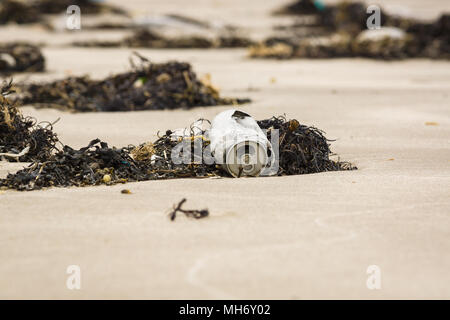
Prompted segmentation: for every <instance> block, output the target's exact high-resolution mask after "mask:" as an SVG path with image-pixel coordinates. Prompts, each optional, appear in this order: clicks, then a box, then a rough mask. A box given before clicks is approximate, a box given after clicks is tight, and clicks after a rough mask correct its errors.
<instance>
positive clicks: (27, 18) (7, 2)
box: [0, 0, 55, 24]
mask: <svg viewBox="0 0 450 320" xmlns="http://www.w3.org/2000/svg"><path fill="white" fill-rule="evenodd" d="M54 2H55V1H54ZM40 19H41V18H40V15H39V12H38V11H37V10H36V9H35V8H33V7H32V6H30V5H29V3H27V2H25V1H20V0H1V1H0V24H7V23H10V22H14V23H18V24H25V23H35V22H39V21H40Z"/></svg>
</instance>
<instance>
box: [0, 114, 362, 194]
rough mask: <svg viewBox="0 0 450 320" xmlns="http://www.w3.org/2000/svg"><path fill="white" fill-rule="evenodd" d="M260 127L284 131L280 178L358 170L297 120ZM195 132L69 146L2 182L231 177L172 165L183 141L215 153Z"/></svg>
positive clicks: (15, 185) (22, 186)
mask: <svg viewBox="0 0 450 320" xmlns="http://www.w3.org/2000/svg"><path fill="white" fill-rule="evenodd" d="M258 124H259V125H260V127H261V128H262V129H267V130H268V135H269V138H270V134H271V129H279V130H280V132H279V139H280V141H279V145H280V156H279V163H280V167H279V171H278V175H296V174H306V173H317V172H325V171H338V170H352V169H356V168H355V167H353V166H352V165H351V164H349V163H346V162H339V161H333V160H331V159H330V158H329V156H330V155H331V151H330V149H329V141H328V140H327V139H326V138H325V137H324V135H323V133H322V132H321V131H320V130H318V129H316V128H313V127H307V126H304V125H301V124H299V122H298V121H297V120H290V121H286V119H285V118H284V117H273V118H271V119H267V120H262V121H259V122H258ZM191 132H192V135H191V136H187V137H184V138H182V137H178V138H176V137H174V136H173V135H172V132H171V131H170V130H168V131H167V132H166V133H165V134H164V135H163V136H162V137H160V138H159V139H158V140H157V141H155V142H154V143H145V144H142V145H140V146H138V147H133V146H129V147H125V148H114V147H112V148H111V147H109V146H108V144H107V143H105V142H101V141H100V140H98V139H97V140H93V141H91V142H90V143H89V144H88V146H86V147H84V148H81V149H79V150H74V149H73V148H71V147H69V146H65V147H64V148H63V149H62V150H61V151H58V152H57V153H55V154H53V155H52V156H51V157H49V158H47V159H46V160H45V161H43V160H41V161H34V162H33V163H32V164H31V165H30V166H29V167H28V168H25V169H23V170H20V171H18V172H17V173H15V174H9V175H8V176H7V177H6V178H5V179H2V180H0V186H1V187H4V188H11V189H17V190H36V189H41V188H44V187H51V186H57V187H69V186H88V185H100V184H106V185H110V184H116V183H125V182H130V181H146V180H160V179H174V178H204V177H212V176H225V175H226V173H225V172H224V171H221V170H220V169H219V168H218V167H216V165H214V164H211V165H208V164H205V163H204V162H198V163H190V164H183V163H182V164H175V163H174V162H173V161H172V160H171V153H172V151H173V149H174V148H175V146H177V145H178V144H179V143H180V142H181V141H182V140H183V139H184V140H186V141H188V143H189V142H190V143H191V147H192V148H193V146H194V143H195V142H197V141H198V139H200V140H201V141H203V142H205V143H203V144H202V148H203V151H205V148H209V141H205V140H206V135H205V132H204V131H202V132H200V133H199V132H196V133H195V135H194V132H193V131H192V130H191ZM191 154H193V153H192V152H191ZM180 156H181V157H183V155H180ZM191 160H196V159H191Z"/></svg>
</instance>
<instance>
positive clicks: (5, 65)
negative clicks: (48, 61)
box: [0, 42, 45, 74]
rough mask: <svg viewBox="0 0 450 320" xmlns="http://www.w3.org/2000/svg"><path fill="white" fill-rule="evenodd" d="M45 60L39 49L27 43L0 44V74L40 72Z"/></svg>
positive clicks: (42, 69) (43, 67) (43, 68)
mask: <svg viewBox="0 0 450 320" xmlns="http://www.w3.org/2000/svg"><path fill="white" fill-rule="evenodd" d="M44 70H45V58H44V56H43V55H42V53H41V50H40V49H39V47H37V46H35V45H32V44H27V43H20V42H18V43H5V44H0V73H3V74H11V73H14V72H40V71H44Z"/></svg>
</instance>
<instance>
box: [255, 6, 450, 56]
mask: <svg viewBox="0 0 450 320" xmlns="http://www.w3.org/2000/svg"><path fill="white" fill-rule="evenodd" d="M366 8H367V5H366V4H365V3H362V2H349V1H342V2H338V3H336V4H329V5H324V4H323V3H322V2H321V1H312V0H299V1H297V2H295V3H293V4H292V5H289V6H287V7H283V8H282V9H280V10H278V11H277V14H292V15H294V16H295V17H297V18H296V20H295V23H294V24H293V25H291V26H290V27H283V28H280V27H277V28H278V29H279V30H282V31H283V35H282V36H272V37H269V38H267V39H266V40H264V41H263V42H261V43H258V44H256V45H253V46H251V47H250V50H249V55H250V57H254V58H277V59H291V58H336V57H368V58H373V59H384V60H391V59H406V58H416V57H425V58H431V59H450V15H449V14H443V15H442V16H441V17H440V18H438V19H437V20H435V21H433V22H424V21H420V20H418V19H412V18H407V17H402V16H398V15H395V14H388V13H387V12H386V11H384V10H381V12H380V14H381V26H380V27H381V28H380V29H374V30H368V29H367V25H366V22H367V18H368V16H369V14H368V13H367V12H366ZM311 17H312V18H311ZM399 35H400V36H399Z"/></svg>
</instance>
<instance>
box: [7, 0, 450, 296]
mask: <svg viewBox="0 0 450 320" xmlns="http://www.w3.org/2000/svg"><path fill="white" fill-rule="evenodd" d="M110 2H111V3H116V4H117V5H120V4H122V1H118V0H116V1H110ZM191 2H192V3H195V5H192V6H188V7H186V6H183V5H182V3H183V1H172V2H170V3H168V4H165V3H164V2H162V1H161V2H159V3H158V4H157V5H155V6H154V13H158V14H160V13H180V12H183V13H184V14H186V15H189V16H193V17H196V18H203V19H204V18H205V17H207V18H208V19H211V20H214V19H221V21H223V22H229V23H231V22H232V23H234V24H236V25H242V26H244V27H246V28H247V30H248V32H249V33H250V34H258V32H259V31H261V34H264V32H268V29H269V27H270V26H271V25H273V24H276V23H279V20H280V19H287V18H285V17H283V18H277V17H271V16H270V11H271V10H272V9H274V8H276V7H279V6H280V4H282V3H287V2H289V1H278V2H276V3H275V2H274V3H272V4H264V5H263V4H262V2H261V1H247V2H245V3H242V2H241V1H234V0H233V1H219V0H216V1H212V2H211V3H209V1H201V0H196V1H191ZM379 2H380V4H381V5H383V4H385V3H388V2H389V3H390V4H392V3H395V4H398V5H399V6H404V7H408V8H410V10H411V13H412V14H415V15H417V16H420V17H423V18H434V17H436V16H438V15H439V13H441V12H444V11H447V12H448V11H450V6H449V5H450V3H449V2H448V1H437V0H436V1H427V2H424V1H406V0H403V1H379ZM147 3H148V2H147V1H143V0H129V1H127V4H129V6H130V10H132V12H133V14H145V13H147V12H148V11H149V9H148V8H147V6H148V5H147ZM253 9H254V14H253ZM219 13H220V15H219ZM266 23H267V24H266ZM7 28H9V29H3V28H2V30H0V35H6V34H8V36H9V37H10V39H9V40H11V41H12V40H15V39H16V37H17V38H20V37H25V36H24V33H23V31H22V30H21V28H20V27H17V26H15V27H7ZM8 30H9V31H8ZM29 32H30V33H29V34H30V35H32V34H39V37H36V38H34V39H35V40H36V41H37V42H39V41H46V40H47V41H46V42H47V43H49V44H48V45H47V46H45V47H44V48H43V54H44V55H45V57H46V59H47V70H48V72H47V73H44V74H32V75H31V74H25V75H23V74H22V75H17V76H15V79H17V80H27V81H31V80H46V79H59V78H63V77H64V76H67V75H68V74H70V75H84V74H89V75H90V76H91V77H93V78H101V77H104V76H106V75H110V74H114V73H118V72H123V71H125V70H127V69H128V67H129V64H128V57H129V56H130V54H131V53H132V51H134V50H133V49H126V48H111V49H101V48H71V47H67V46H65V45H63V44H65V43H69V42H70V39H71V38H70V37H78V38H79V37H81V35H80V34H78V35H71V34H70V33H69V34H68V33H67V32H66V33H64V34H59V35H56V36H55V37H56V38H54V37H53V36H52V33H48V32H47V33H45V32H43V31H42V30H34V29H33V30H30V31H29ZM80 32H81V33H82V32H84V31H80ZM111 34H112V36H113V37H115V36H118V35H119V34H120V32H119V34H116V35H114V34H113V33H111ZM91 36H93V37H97V34H95V33H92V34H91ZM55 39H56V40H55ZM136 51H138V52H139V53H140V54H141V55H143V56H146V57H149V58H150V59H151V61H153V62H164V61H168V60H180V61H187V62H190V63H191V64H192V65H193V67H194V70H195V71H196V72H197V73H198V74H199V75H205V74H210V75H211V78H212V82H213V83H214V84H215V85H216V86H217V87H219V88H220V91H221V94H222V95H223V96H236V97H249V98H251V99H252V101H253V102H252V103H250V104H247V105H244V106H242V107H240V108H239V109H240V110H243V111H245V112H247V113H249V114H251V115H252V116H253V117H254V118H256V119H265V118H269V117H271V116H273V115H283V114H285V115H286V117H287V118H295V119H298V120H299V121H300V122H301V123H303V124H306V125H310V126H315V127H317V128H320V129H322V130H324V131H325V132H326V136H327V137H328V138H330V139H335V140H336V141H334V142H332V144H331V148H332V150H333V151H334V152H335V153H336V154H337V155H338V156H339V158H340V159H341V160H345V161H350V162H351V163H353V164H355V165H356V166H357V167H358V170H356V171H349V172H328V173H319V174H309V175H299V176H284V177H259V178H241V179H233V178H207V179H177V180H166V181H148V182H139V183H129V184H126V185H115V186H98V187H84V188H51V189H46V190H39V191H32V192H18V191H10V190H8V191H1V192H0V248H1V249H0V298H2V299H17V298H19V299H24V298H25V299H103V298H106V299H228V298H231V299H317V298H321V299H336V298H337V299H450V288H449V283H450V274H449V270H450V255H449V252H450V216H449V213H450V197H449V196H450V192H449V190H450V166H449V165H450V162H449V161H450V112H449V111H450V96H449V95H450V63H449V62H448V61H433V60H428V59H410V60H404V61H396V62H385V61H375V60H369V59H360V58H351V59H328V60H320V59H319V60H308V59H294V60H286V61H277V60H259V59H249V58H248V57H247V50H246V49H208V50H200V49H186V50H169V49H160V50H154V49H138V50H136ZM226 109H229V107H226V106H218V107H197V108H193V109H191V110H176V111H139V112H120V113H78V114H76V113H67V112H62V111H57V110H51V109H35V108H34V107H33V106H24V107H22V108H21V110H22V112H23V113H24V114H26V115H30V116H33V117H36V118H37V119H39V120H48V121H54V120H56V119H57V118H61V119H60V121H59V122H58V123H57V124H56V125H55V131H56V132H57V133H58V135H59V137H60V139H61V141H62V142H64V143H65V144H68V145H71V146H73V147H77V148H78V147H82V146H85V145H87V143H88V142H89V141H90V140H92V139H95V138H100V139H102V140H104V141H108V143H110V144H111V145H114V146H125V145H128V144H136V145H137V144H139V143H142V142H145V141H153V140H155V138H156V137H157V136H156V134H157V132H158V131H162V132H164V131H165V130H167V129H175V128H180V127H186V126H188V125H189V124H191V123H192V122H193V121H195V120H197V119H198V118H207V119H212V118H213V117H214V116H215V115H216V114H217V113H219V112H220V111H223V110H226ZM25 165H26V164H24V163H7V162H0V177H5V176H6V174H7V173H8V172H15V171H16V170H17V169H20V168H22V167H23V166H25ZM124 188H127V189H129V190H130V191H131V192H132V194H121V192H120V191H121V190H122V189H124ZM182 198H187V203H186V207H187V208H197V209H201V208H208V209H209V211H210V217H208V218H206V219H201V220H191V219H188V218H186V217H184V216H179V217H178V218H177V219H176V220H175V221H174V222H172V221H170V220H169V219H168V217H167V214H168V212H169V211H170V209H171V208H172V206H173V205H174V204H175V203H177V202H178V201H180V200H181V199H182ZM69 265H79V266H80V268H81V279H82V282H81V283H82V287H81V290H68V289H67V287H66V279H67V276H68V275H67V274H66V268H67V266H69ZM370 265H377V266H379V268H380V270H381V279H382V287H381V289H379V290H369V289H368V288H367V286H366V281H367V278H368V276H369V275H368V274H367V273H366V270H367V268H368V266H370Z"/></svg>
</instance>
